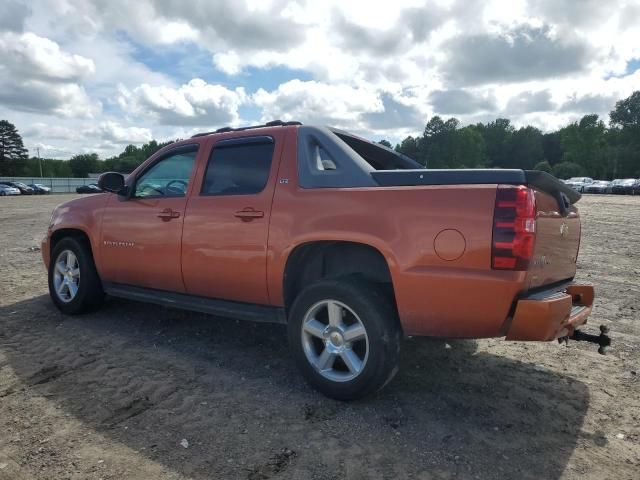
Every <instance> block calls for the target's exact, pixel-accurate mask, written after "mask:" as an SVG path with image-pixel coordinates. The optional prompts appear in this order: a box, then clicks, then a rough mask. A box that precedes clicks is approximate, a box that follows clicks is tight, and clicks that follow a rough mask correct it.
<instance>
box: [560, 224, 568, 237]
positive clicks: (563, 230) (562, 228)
mask: <svg viewBox="0 0 640 480" xmlns="http://www.w3.org/2000/svg"><path fill="white" fill-rule="evenodd" d="M568 233H569V225H567V224H566V223H564V222H562V225H560V235H561V236H563V237H566V236H567V234H568Z"/></svg>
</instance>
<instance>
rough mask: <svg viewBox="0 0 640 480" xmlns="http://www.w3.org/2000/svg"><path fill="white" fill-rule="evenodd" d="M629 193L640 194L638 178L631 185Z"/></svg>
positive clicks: (639, 180)
mask: <svg viewBox="0 0 640 480" xmlns="http://www.w3.org/2000/svg"><path fill="white" fill-rule="evenodd" d="M631 195H640V179H638V181H637V182H636V183H634V184H633V187H632V188H631Z"/></svg>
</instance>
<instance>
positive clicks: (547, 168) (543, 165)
mask: <svg viewBox="0 0 640 480" xmlns="http://www.w3.org/2000/svg"><path fill="white" fill-rule="evenodd" d="M533 169H534V170H540V171H541V172H547V173H553V169H552V168H551V165H550V164H549V162H547V161H546V160H545V161H544V162H538V163H536V164H535V165H534V166H533Z"/></svg>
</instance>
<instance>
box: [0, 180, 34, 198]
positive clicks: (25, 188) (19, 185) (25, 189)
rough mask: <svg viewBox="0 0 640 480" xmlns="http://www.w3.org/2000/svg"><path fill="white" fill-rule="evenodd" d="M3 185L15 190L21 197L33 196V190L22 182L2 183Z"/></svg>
mask: <svg viewBox="0 0 640 480" xmlns="http://www.w3.org/2000/svg"><path fill="white" fill-rule="evenodd" d="M2 183H3V184H4V185H8V186H10V187H14V188H17V189H18V190H20V193H21V194H22V195H33V188H31V187H29V186H27V185H26V184H24V183H22V182H2Z"/></svg>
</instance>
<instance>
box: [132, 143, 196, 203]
mask: <svg viewBox="0 0 640 480" xmlns="http://www.w3.org/2000/svg"><path fill="white" fill-rule="evenodd" d="M197 153H198V152H197V149H196V148H194V149H192V150H182V149H181V150H180V152H176V153H174V154H171V153H169V154H168V156H166V157H164V158H163V159H161V160H160V161H158V162H157V163H156V164H154V165H153V166H152V167H151V168H149V169H148V170H147V171H146V172H144V173H143V174H142V175H141V176H140V178H138V180H137V181H136V188H135V192H134V196H135V197H137V198H148V197H184V196H185V195H186V193H187V187H188V186H189V177H191V171H192V170H193V164H194V162H195V159H196V154H197Z"/></svg>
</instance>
